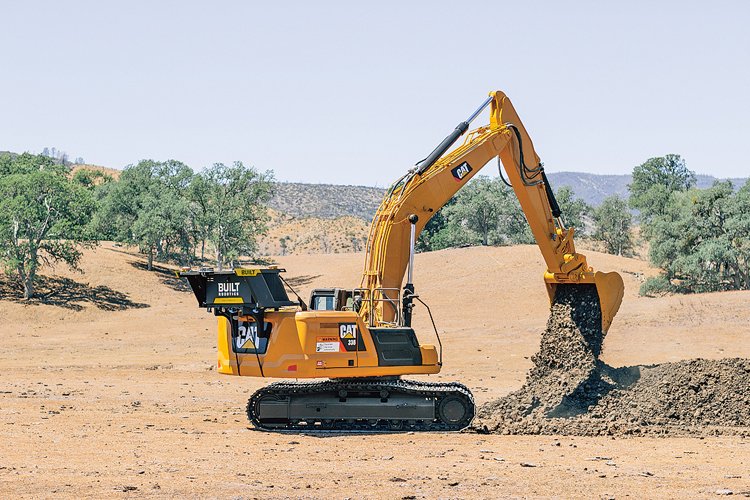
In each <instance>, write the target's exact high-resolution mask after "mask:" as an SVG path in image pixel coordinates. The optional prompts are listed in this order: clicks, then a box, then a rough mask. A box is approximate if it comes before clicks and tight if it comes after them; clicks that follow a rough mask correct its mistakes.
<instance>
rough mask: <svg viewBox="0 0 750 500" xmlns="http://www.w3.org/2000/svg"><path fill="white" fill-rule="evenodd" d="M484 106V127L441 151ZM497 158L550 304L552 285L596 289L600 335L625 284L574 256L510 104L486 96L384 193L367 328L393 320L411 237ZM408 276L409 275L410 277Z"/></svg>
mask: <svg viewBox="0 0 750 500" xmlns="http://www.w3.org/2000/svg"><path fill="white" fill-rule="evenodd" d="M488 105H489V106H490V124H489V125H488V126H483V127H479V128H477V129H475V130H472V131H470V132H468V134H467V135H466V138H465V140H464V142H463V144H461V145H460V146H459V147H457V148H456V149H454V150H453V151H451V152H450V153H447V154H445V153H446V151H447V150H448V149H449V148H450V147H451V146H452V145H453V144H454V143H455V142H456V141H457V140H458V139H459V138H460V137H461V136H462V135H464V134H465V133H466V132H467V130H468V128H469V123H470V122H471V121H472V120H473V119H474V118H476V116H478V115H479V113H480V112H481V111H482V110H483V109H485V108H486V106H488ZM496 157H499V159H500V161H501V162H502V164H503V167H504V169H505V171H506V173H507V176H508V180H509V182H510V184H511V185H512V187H513V191H514V193H515V195H516V196H517V198H518V201H519V202H520V205H521V208H522V210H523V212H524V215H525V216H526V220H527V221H528V223H529V226H530V227H531V232H532V234H533V235H534V238H535V240H536V243H537V245H538V246H539V249H540V250H541V252H542V256H543V257H544V261H545V263H546V265H547V271H546V272H545V273H544V282H545V284H546V287H547V292H548V294H549V297H550V301H552V300H553V299H554V296H555V290H556V287H557V285H558V284H568V283H570V284H584V283H588V284H594V285H596V288H597V291H598V294H599V299H600V305H601V309H602V328H603V330H604V331H605V332H606V331H607V330H608V328H609V326H610V324H611V323H612V319H613V318H614V316H615V314H616V313H617V310H618V309H619V307H620V303H621V302H622V297H623V292H624V285H623V281H622V278H621V277H620V275H619V274H617V273H616V272H611V273H602V272H595V271H594V270H593V269H592V268H591V267H590V266H589V265H588V263H587V261H586V257H585V256H584V255H583V254H580V253H578V252H576V250H575V244H574V241H573V237H574V234H575V229H574V228H572V227H571V228H566V227H565V225H564V223H563V220H562V218H561V214H560V209H559V207H558V205H557V202H556V201H555V198H554V194H553V192H552V189H551V188H550V186H549V183H548V182H547V177H546V175H545V173H544V168H543V166H542V164H541V162H540V161H539V157H538V156H537V154H536V151H535V150H534V145H533V143H532V141H531V138H530V137H529V134H528V133H527V131H526V129H525V127H524V126H523V123H522V122H521V119H520V118H519V117H518V114H517V113H516V110H515V108H514V107H513V105H512V104H511V102H510V99H509V98H508V97H507V96H506V95H505V94H504V93H503V92H500V91H495V92H491V93H490V96H489V98H488V99H487V100H486V101H485V102H484V103H483V105H482V106H481V107H480V108H479V109H478V110H477V111H476V112H475V113H474V114H472V116H471V117H470V118H469V119H468V120H466V121H465V122H461V123H460V124H459V125H458V126H457V127H456V129H455V130H454V131H453V132H452V133H451V134H450V135H449V136H448V137H446V139H445V140H444V141H443V142H442V143H441V144H440V145H439V146H438V147H437V148H435V150H434V151H433V152H432V153H431V154H430V155H429V156H428V157H427V158H425V159H424V160H423V161H421V162H419V163H418V164H417V166H416V167H415V168H414V169H412V170H410V171H409V172H408V173H407V174H406V175H405V176H404V177H402V178H401V179H399V180H398V181H397V182H396V183H395V184H394V185H393V186H392V187H391V188H390V189H389V190H388V192H387V194H386V196H385V198H384V199H383V202H382V203H381V205H380V207H379V209H378V211H377V213H376V214H375V217H374V219H373V223H372V225H371V228H370V234H369V238H368V244H367V255H366V259H365V268H364V272H363V277H362V284H361V287H362V289H364V290H367V291H368V293H369V294H370V296H376V295H379V296H380V297H382V299H381V300H379V301H378V300H376V301H369V302H366V303H365V304H363V307H362V308H361V309H360V314H362V315H363V316H364V317H366V318H367V320H368V321H370V322H371V323H388V322H392V321H393V320H394V316H395V315H396V314H398V312H397V309H396V308H392V307H387V304H388V302H389V300H390V301H392V300H397V299H395V295H396V294H397V292H394V291H398V290H399V289H400V288H401V284H402V281H403V278H404V273H405V272H406V269H407V266H409V263H410V259H411V258H413V245H414V241H415V239H416V237H417V236H418V235H419V233H420V232H421V231H422V229H424V226H425V225H426V224H427V222H428V221H429V219H430V218H431V217H432V216H433V215H434V214H435V213H436V212H437V211H438V210H439V209H440V208H441V207H442V206H443V205H445V204H446V203H447V202H448V201H449V200H450V199H451V198H452V197H453V195H455V194H456V192H457V191H458V190H459V189H461V188H462V187H463V186H465V185H466V183H467V182H468V181H469V180H470V179H471V178H472V177H474V176H475V175H476V174H477V173H478V172H479V171H480V170H481V169H482V167H484V166H485V165H486V164H487V163H489V162H490V160H492V159H493V158H496ZM410 274H411V273H410ZM413 292H414V288H413V284H412V283H411V276H409V279H408V280H407V283H406V286H405V288H404V294H405V298H406V299H407V300H406V301H405V302H404V315H405V316H406V317H407V321H408V318H409V316H410V301H409V300H408V299H409V295H410V294H413Z"/></svg>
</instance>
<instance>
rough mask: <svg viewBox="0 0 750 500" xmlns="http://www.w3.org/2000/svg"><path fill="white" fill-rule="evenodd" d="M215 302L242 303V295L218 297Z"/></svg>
mask: <svg viewBox="0 0 750 500" xmlns="http://www.w3.org/2000/svg"><path fill="white" fill-rule="evenodd" d="M214 304H242V297H216V298H215V299H214Z"/></svg>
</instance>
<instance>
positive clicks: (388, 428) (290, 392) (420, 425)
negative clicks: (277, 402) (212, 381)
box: [247, 379, 475, 433]
mask: <svg viewBox="0 0 750 500" xmlns="http://www.w3.org/2000/svg"><path fill="white" fill-rule="evenodd" d="M339 391H346V392H347V393H348V394H349V395H356V394H357V393H370V394H371V393H373V392H379V391H387V392H388V393H389V394H404V395H412V396H419V397H426V398H435V409H436V411H435V418H434V419H433V420H432V421H431V422H430V421H423V420H409V419H400V418H398V417H397V416H395V415H394V418H391V419H378V420H375V421H373V420H353V419H333V420H331V419H327V420H324V421H317V422H310V421H308V422H304V423H303V422H292V421H287V422H281V423H280V422H274V423H273V424H270V425H269V424H265V423H264V422H262V421H261V420H260V419H259V418H258V414H257V407H258V406H257V405H258V403H259V402H260V400H261V399H262V398H263V397H265V396H282V397H293V396H295V395H307V394H336V395H337V394H339ZM447 398H450V399H451V400H456V399H458V400H460V401H462V402H463V403H464V404H465V405H466V408H467V412H466V415H465V416H464V418H463V419H461V420H460V421H459V422H448V421H444V420H442V419H441V412H440V411H439V408H440V403H441V402H442V401H443V400H444V399H447ZM474 413H475V405H474V397H473V395H472V394H471V391H469V389H468V388H467V387H466V386H464V385H463V384H459V383H457V382H450V383H432V382H420V381H416V380H399V379H396V380H387V379H386V380H384V379H337V380H326V381H323V382H276V383H273V384H270V385H268V386H266V387H263V388H261V389H259V390H258V391H256V392H255V393H254V394H253V395H252V396H251V397H250V399H249V400H248V402H247V417H248V419H249V420H250V422H251V423H252V424H253V425H254V426H255V427H256V428H258V429H261V430H264V431H272V432H334V433H336V432H355V433H356V432H366V433H374V432H431V431H442V432H449V431H453V432H455V431H460V430H462V429H465V428H466V427H468V426H469V424H470V423H471V421H472V420H473V419H474Z"/></svg>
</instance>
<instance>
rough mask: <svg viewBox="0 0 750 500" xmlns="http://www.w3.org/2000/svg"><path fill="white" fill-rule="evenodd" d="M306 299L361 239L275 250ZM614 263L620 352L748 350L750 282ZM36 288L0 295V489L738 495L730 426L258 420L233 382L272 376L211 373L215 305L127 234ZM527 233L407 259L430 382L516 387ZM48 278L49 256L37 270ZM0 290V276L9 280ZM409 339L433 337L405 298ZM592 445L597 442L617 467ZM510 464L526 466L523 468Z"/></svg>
mask: <svg viewBox="0 0 750 500" xmlns="http://www.w3.org/2000/svg"><path fill="white" fill-rule="evenodd" d="M276 260H277V262H278V264H280V265H281V266H283V267H285V268H286V269H288V273H287V276H288V277H289V278H294V279H293V280H292V282H293V283H294V284H295V285H296V286H297V287H298V289H299V290H300V292H301V293H302V294H303V296H305V295H307V294H308V293H309V291H310V290H311V289H312V288H314V287H320V286H345V287H346V286H356V285H358V284H359V277H360V272H361V266H362V260H363V255H362V254H361V253H350V254H340V255H336V254H328V255H293V256H285V257H278V258H276ZM589 261H590V263H591V264H592V265H593V266H595V267H596V268H597V269H601V270H616V271H619V272H621V273H622V274H623V277H624V278H625V282H626V286H627V290H626V296H625V301H624V303H623V306H622V309H621V311H620V313H619V315H618V317H617V318H616V320H615V323H614V324H613V326H612V329H611V330H610V332H609V335H608V336H607V339H606V341H605V346H604V350H605V355H604V359H605V360H606V361H607V362H608V363H610V364H612V365H615V366H622V365H630V364H642V363H658V362H665V361H674V360H678V359H685V358H693V357H707V358H720V357H727V356H741V357H750V342H748V337H750V327H748V324H750V308H748V307H747V304H748V303H749V301H750V292H736V293H721V294H706V295H692V296H675V297H663V298H659V299H647V298H642V297H638V296H637V293H636V290H637V285H638V283H639V279H640V277H641V276H643V275H644V274H648V273H650V272H652V271H651V270H649V269H648V267H647V266H646V264H645V263H644V262H643V261H639V260H633V259H627V258H618V257H614V256H610V255H604V254H598V253H590V255H589ZM82 268H83V270H84V271H85V274H83V275H78V274H76V273H68V272H67V271H64V270H62V269H60V270H58V271H59V273H60V274H59V275H58V276H56V277H53V278H51V279H50V282H49V283H48V292H47V293H50V295H49V297H48V299H47V301H46V303H39V302H33V303H30V304H26V303H22V302H19V301H15V300H9V299H8V297H7V295H6V296H4V297H3V298H2V299H0V315H2V317H3V324H2V327H0V332H1V335H0V496H2V497H10V496H18V494H19V493H21V494H23V495H27V496H29V497H44V496H53V495H62V496H75V497H81V496H87V497H99V498H100V497H104V496H111V495H112V494H116V495H121V494H134V495H138V496H158V497H174V496H179V497H182V496H192V497H195V496H199V497H200V496H220V497H226V496H237V495H241V496H252V497H259V498H265V497H281V498H286V497H294V498H297V497H305V498H331V497H341V496H350V497H360V498H384V497H385V498H420V497H429V498H434V497H450V498H463V497H481V498H490V497H496V496H498V494H500V495H503V494H508V495H518V496H562V497H585V498H591V497H601V496H604V495H607V496H608V497H613V496H627V495H630V496H634V497H646V496H654V492H659V493H658V496H663V497H675V496H681V497H685V496H687V497H705V496H709V495H711V496H713V495H714V492H715V491H716V490H718V489H722V488H729V489H732V490H733V491H735V492H737V493H739V492H741V491H748V490H750V484H749V482H748V479H747V476H746V475H747V463H749V462H750V443H749V442H748V441H747V440H746V439H743V438H739V437H737V438H715V437H710V436H709V437H706V438H705V439H701V440H699V439H685V438H680V439H677V438H673V439H663V438H662V439H657V438H631V439H618V440H611V439H607V438H572V437H564V436H530V437H514V436H479V435H476V434H428V435H420V434H417V435H410V434H394V435H386V436H368V435H356V436H330V437H314V436H304V435H284V434H271V433H263V432H257V431H254V430H252V429H251V428H249V426H248V424H247V422H246V420H245V416H244V404H245V400H246V398H247V396H248V394H249V393H250V392H251V391H253V390H255V389H257V388H258V387H260V386H261V385H263V384H265V383H267V382H268V381H264V380H258V379H250V378H241V379H240V378H231V377H224V376H218V375H217V374H216V372H215V371H214V370H213V367H214V363H215V356H216V353H215V349H216V338H215V332H214V328H215V319H214V318H213V317H212V316H211V315H210V314H207V313H206V312H205V311H204V310H201V309H199V308H198V307H197V305H196V303H195V299H194V297H193V296H192V294H191V293H190V292H189V291H187V290H186V289H185V284H184V283H183V282H182V281H180V280H178V279H176V278H175V277H174V275H173V274H172V273H171V271H170V269H168V268H166V267H159V268H157V270H156V271H155V272H151V273H149V272H147V271H145V269H144V262H143V259H142V258H141V257H140V256H139V255H137V254H135V253H133V252H132V251H130V250H129V249H127V248H123V247H118V246H114V245H112V244H104V245H102V246H101V247H99V248H97V249H95V250H87V251H85V254H84V258H83V261H82ZM542 268H543V265H542V260H541V257H540V256H539V254H538V250H537V249H536V247H534V246H520V247H501V248H487V247H482V248H466V249H454V250H446V251H440V252H435V253H428V254H419V255H417V258H416V271H415V282H416V286H417V290H418V291H419V293H420V295H421V296H422V298H423V299H424V300H425V301H426V302H428V303H429V304H430V305H431V306H432V309H433V313H434V314H435V319H436V321H437V324H438V327H439V330H440V334H441V337H442V340H443V345H444V348H445V353H444V361H445V366H444V369H443V372H442V373H441V374H440V375H437V376H435V379H438V380H460V381H462V382H464V383H465V384H466V385H467V386H469V387H470V388H471V389H472V390H473V391H474V394H475V396H476V399H477V402H478V403H483V402H485V401H488V400H489V399H491V398H495V397H497V396H500V395H503V394H506V393H508V392H509V391H511V390H513V389H515V388H517V387H519V386H520V384H521V382H522V380H523V378H524V374H525V371H526V370H527V369H528V368H529V366H530V365H531V362H530V360H529V356H531V354H533V353H534V352H535V350H536V348H537V346H538V344H539V334H540V332H541V330H542V328H543V326H544V324H545V321H546V318H547V314H548V310H549V304H548V302H547V297H546V293H545V291H544V286H543V284H542V277H541V275H542ZM45 272H47V273H48V274H49V270H46V271H45ZM5 290H6V289H3V293H4V294H5V293H6V292H5ZM415 321H416V325H415V326H416V328H417V330H418V332H419V336H420V338H421V340H422V341H423V342H434V338H433V337H434V335H433V334H432V332H431V327H430V326H429V320H428V318H427V315H426V313H425V311H424V309H422V308H421V307H420V308H418V309H417V312H416V316H415ZM592 457H607V458H608V461H609V462H611V463H612V464H614V465H610V464H606V465H605V464H604V461H602V462H597V461H596V460H595V459H592ZM521 463H525V464H532V465H533V467H531V466H523V467H522V466H521V465H520V464H521Z"/></svg>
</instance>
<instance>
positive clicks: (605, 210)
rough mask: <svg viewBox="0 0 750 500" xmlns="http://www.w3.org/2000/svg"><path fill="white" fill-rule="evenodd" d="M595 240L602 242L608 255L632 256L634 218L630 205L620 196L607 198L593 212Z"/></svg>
mask: <svg viewBox="0 0 750 500" xmlns="http://www.w3.org/2000/svg"><path fill="white" fill-rule="evenodd" d="M593 218H594V234H593V238H594V239H595V240H599V241H602V242H603V243H604V245H605V247H606V249H607V252H608V253H611V254H615V255H631V254H632V251H633V234H632V230H631V226H632V224H633V216H632V214H631V213H630V211H629V210H628V203H627V201H625V200H624V199H622V198H620V197H619V196H618V195H612V196H608V197H607V198H605V199H604V200H603V201H602V203H601V205H599V206H598V207H596V208H595V209H594V212H593Z"/></svg>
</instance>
